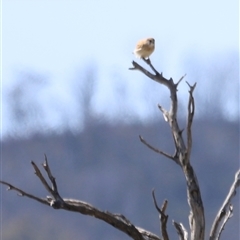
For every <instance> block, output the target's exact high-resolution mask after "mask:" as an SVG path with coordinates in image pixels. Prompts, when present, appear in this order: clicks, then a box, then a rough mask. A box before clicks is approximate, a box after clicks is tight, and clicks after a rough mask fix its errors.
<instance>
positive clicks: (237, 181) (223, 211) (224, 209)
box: [209, 169, 240, 240]
mask: <svg viewBox="0 0 240 240" xmlns="http://www.w3.org/2000/svg"><path fill="white" fill-rule="evenodd" d="M239 186H240V169H239V170H238V171H237V172H236V174H235V178H234V181H233V183H232V186H231V188H230V190H229V192H228V195H227V197H226V199H225V201H224V202H223V204H222V206H221V208H220V210H219V211H218V213H217V216H216V218H215V219H214V222H213V225H212V228H211V232H210V238H209V239H210V240H215V239H218V238H217V230H218V228H219V225H220V223H221V221H222V219H223V218H224V217H226V215H227V214H228V212H229V210H228V208H229V206H230V204H231V200H232V198H233V197H234V196H235V195H236V192H237V188H238V187H239ZM229 209H230V210H231V208H229Z"/></svg>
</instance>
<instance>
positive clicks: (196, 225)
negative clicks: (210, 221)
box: [133, 61, 205, 240]
mask: <svg viewBox="0 0 240 240" xmlns="http://www.w3.org/2000/svg"><path fill="white" fill-rule="evenodd" d="M145 62H146V61H145ZM150 64H151V63H150ZM151 65H152V64H151ZM133 66H134V69H137V70H139V71H141V72H142V73H144V74H145V75H146V76H147V77H149V78H150V79H152V80H154V81H156V82H158V83H161V84H163V85H165V86H166V87H167V88H168V89H169V91H170V99H171V106H170V110H169V111H168V112H167V111H164V110H163V108H160V110H161V111H162V112H163V113H164V116H165V119H167V122H168V123H169V125H170V128H171V130H172V135H173V139H174V144H175V154H174V156H170V155H169V154H166V153H164V152H163V151H160V150H158V149H156V148H154V147H152V146H151V145H150V144H148V143H147V142H146V141H144V140H143V139H142V138H141V137H140V140H141V141H142V142H143V143H144V144H145V145H147V146H148V147H149V148H150V149H152V150H153V151H155V152H157V153H160V154H162V155H164V156H166V157H168V158H170V159H172V160H174V161H175V162H176V163H177V164H179V165H180V166H181V168H182V170H183V173H184V176H185V178H186V182H187V196H188V204H189V207H190V216H189V225H190V230H191V239H198V240H203V239H204V232H205V216H204V207H203V202H202V198H201V192H200V188H199V184H198V180H197V176H196V175H195V172H194V169H193V168H192V166H191V165H190V161H189V158H190V153H191V144H192V139H191V125H192V120H193V116H194V107H195V106H194V98H193V95H192V93H193V90H194V88H195V86H196V84H194V86H193V87H191V86H190V101H189V108H188V110H189V120H188V146H187V147H186V146H185V142H184V139H183V137H182V130H181V129H180V128H179V125H178V121H177V111H178V99H177V86H178V84H179V83H180V82H181V81H182V79H183V78H184V77H185V75H184V76H183V77H182V78H181V79H180V80H179V81H178V82H177V83H176V84H175V83H174V81H173V79H172V78H170V79H169V80H167V79H165V78H164V77H163V76H162V74H161V75H160V74H158V72H157V71H155V69H154V68H152V67H151V66H150V67H151V68H152V70H153V71H154V72H155V75H153V74H151V73H149V72H148V71H147V70H146V69H144V68H143V67H141V66H140V65H139V64H137V63H136V62H134V61H133Z"/></svg>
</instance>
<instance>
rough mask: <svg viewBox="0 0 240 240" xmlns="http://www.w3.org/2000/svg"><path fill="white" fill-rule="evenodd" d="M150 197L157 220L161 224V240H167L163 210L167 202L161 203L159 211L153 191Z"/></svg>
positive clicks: (165, 216)
mask: <svg viewBox="0 0 240 240" xmlns="http://www.w3.org/2000/svg"><path fill="white" fill-rule="evenodd" d="M152 197H153V202H154V206H155V208H156V209H157V211H158V213H159V220H160V222H161V233H162V237H163V240H169V237H168V232H167V221H168V215H165V210H166V208H167V204H168V201H167V200H165V201H164V202H163V205H162V207H161V209H160V208H159V207H158V204H157V200H156V197H155V193H154V189H153V190H152Z"/></svg>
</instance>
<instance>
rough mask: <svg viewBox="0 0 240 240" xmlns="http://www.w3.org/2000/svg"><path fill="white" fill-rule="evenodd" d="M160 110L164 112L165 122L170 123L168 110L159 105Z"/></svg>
mask: <svg viewBox="0 0 240 240" xmlns="http://www.w3.org/2000/svg"><path fill="white" fill-rule="evenodd" d="M158 108H159V109H160V111H161V112H162V114H163V118H164V120H165V121H166V122H168V121H169V116H168V115H169V113H168V111H167V110H166V109H164V108H163V107H162V106H161V105H159V104H158Z"/></svg>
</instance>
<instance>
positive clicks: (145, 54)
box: [133, 38, 155, 59]
mask: <svg viewBox="0 0 240 240" xmlns="http://www.w3.org/2000/svg"><path fill="white" fill-rule="evenodd" d="M154 48H155V39H154V38H146V39H142V40H140V41H138V43H137V45H136V48H135V50H134V51H133V53H134V54H135V56H136V57H138V58H144V59H145V58H149V56H150V55H151V54H152V53H153V51H154Z"/></svg>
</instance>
